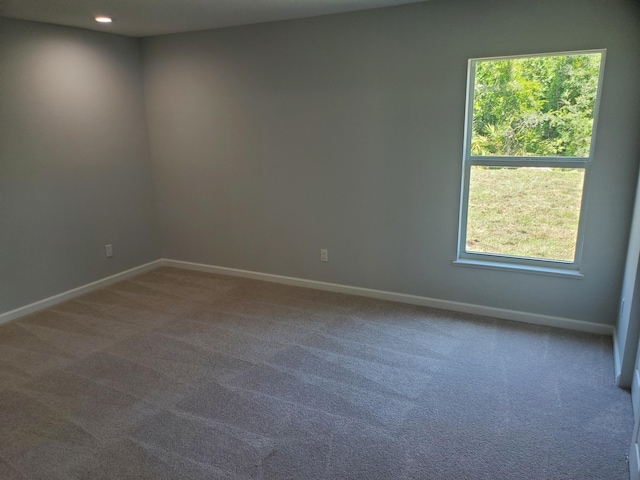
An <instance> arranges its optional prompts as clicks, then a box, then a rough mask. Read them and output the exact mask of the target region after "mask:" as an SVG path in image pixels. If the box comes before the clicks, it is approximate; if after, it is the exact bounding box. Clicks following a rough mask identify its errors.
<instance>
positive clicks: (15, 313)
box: [0, 260, 162, 324]
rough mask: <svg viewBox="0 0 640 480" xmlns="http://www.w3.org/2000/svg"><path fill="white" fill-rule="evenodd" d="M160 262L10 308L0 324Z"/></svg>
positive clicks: (123, 278)
mask: <svg viewBox="0 0 640 480" xmlns="http://www.w3.org/2000/svg"><path fill="white" fill-rule="evenodd" d="M161 264H162V261H161V260H154V261H153V262H149V263H145V264H144V265H140V266H138V267H134V268H131V269H129V270H125V271H124V272H120V273H116V274H115V275H111V276H109V277H105V278H102V279H100V280H96V281H95V282H91V283H87V284H86V285H82V286H80V287H78V288H74V289H71V290H67V291H66V292H62V293H59V294H58V295H54V296H52V297H48V298H45V299H43V300H38V301H37V302H34V303H30V304H29V305H25V306H24V307H19V308H16V309H15V310H10V311H8V312H5V313H2V314H0V324H2V323H6V322H9V321H11V320H15V319H16V318H19V317H24V316H25V315H29V314H31V313H35V312H37V311H39V310H43V309H45V308H48V307H52V306H53V305H57V304H58V303H62V302H65V301H67V300H71V299H72V298H75V297H78V296H80V295H84V294H85V293H89V292H92V291H93V290H97V289H99V288H103V287H106V286H108V285H111V284H113V283H116V282H120V281H122V280H125V279H127V278H129V277H133V276H135V275H139V274H141V273H144V272H147V271H149V270H153V269H154V268H157V267H159V266H160V265H161Z"/></svg>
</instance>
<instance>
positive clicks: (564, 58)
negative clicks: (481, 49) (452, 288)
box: [458, 50, 605, 270]
mask: <svg viewBox="0 0 640 480" xmlns="http://www.w3.org/2000/svg"><path fill="white" fill-rule="evenodd" d="M604 53H605V52H604V50H598V51H587V52H571V53H558V54H545V55H533V56H521V57H511V58H493V59H476V60H470V61H469V79H468V91H467V99H468V103H467V115H466V124H465V139H466V141H465V153H464V170H463V172H464V173H463V189H462V201H461V214H460V234H459V245H458V259H459V260H465V259H468V260H474V261H478V260H479V261H489V262H498V263H507V264H521V265H528V266H540V267H552V268H554V267H557V268H566V269H575V270H577V269H578V268H579V260H580V256H581V250H582V230H583V229H582V226H581V224H580V218H581V216H582V211H583V210H584V204H585V200H584V199H585V193H586V192H585V191H584V188H585V187H584V186H585V184H586V181H585V180H586V177H587V176H588V167H589V164H590V160H591V156H592V152H593V137H594V132H595V125H596V121H595V119H596V114H597V105H598V101H599V98H598V93H599V91H600V88H599V87H600V83H601V79H602V65H603V63H604ZM491 182H493V186H492V183H491ZM499 212H502V213H499Z"/></svg>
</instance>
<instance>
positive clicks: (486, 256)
mask: <svg viewBox="0 0 640 480" xmlns="http://www.w3.org/2000/svg"><path fill="white" fill-rule="evenodd" d="M592 53H599V54H601V58H600V74H599V78H598V90H597V92H596V101H595V105H594V111H593V129H592V130H591V146H590V151H589V156H588V157H584V158H583V157H548V156H545V157H528V156H527V157H520V156H495V157H494V156H480V155H472V154H471V136H472V133H473V101H474V94H475V72H476V64H477V63H478V62H482V61H491V60H510V59H514V58H535V57H552V56H566V55H585V54H592ZM605 56H606V49H595V50H576V51H568V52H554V53H543V54H526V55H510V56H502V57H483V58H472V59H469V62H468V68H467V97H466V112H465V123H464V150H463V160H462V163H463V169H462V188H461V198H460V216H459V227H458V252H457V258H456V260H455V261H454V264H457V265H462V266H471V267H485V268H497V269H504V268H506V269H515V270H520V271H527V272H531V273H542V274H550V275H563V276H565V275H566V276H573V277H582V274H581V273H580V266H581V260H582V249H583V245H584V230H585V228H584V223H585V218H586V210H587V195H588V191H589V188H588V186H589V179H590V172H591V168H590V167H591V164H592V162H593V155H594V151H595V139H596V129H597V124H598V112H599V107H600V98H601V96H602V80H603V76H604V64H605ZM476 165H479V166H503V167H549V168H553V167H555V168H580V169H583V170H584V185H583V189H582V201H581V205H580V217H579V223H578V235H577V239H576V252H575V257H574V260H573V261H572V262H569V261H561V260H549V259H542V258H529V257H518V256H514V255H506V254H495V253H484V252H469V251H467V249H466V239H467V219H468V207H469V181H470V176H471V167H473V166H476Z"/></svg>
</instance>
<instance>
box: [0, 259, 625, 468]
mask: <svg viewBox="0 0 640 480" xmlns="http://www.w3.org/2000/svg"><path fill="white" fill-rule="evenodd" d="M0 428H1V433H0V478H2V479H47V480H52V479H64V480H69V479H92V480H99V479H153V480H162V479H229V480H230V479H265V480H266V479H295V480H306V479H327V480H334V479H367V480H368V479H371V480H378V479H464V478H469V479H564V478H575V479H592V478H602V479H626V478H628V467H627V463H626V452H627V450H628V446H629V442H630V438H631V429H632V412H631V404H630V396H629V394H628V393H627V392H625V391H623V390H620V389H618V388H616V387H615V386H614V385H613V373H612V351H611V339H610V338H608V337H604V336H598V335H590V334H581V333H575V332H569V331H564V330H556V329H551V328H546V327H536V326H530V325H524V324H517V323H512V322H507V321H500V320H495V319H491V318H484V317H474V316H471V315H463V314H455V313H451V312H445V311H441V310H435V309H429V308H422V307H414V306H408V305H402V304H395V303H390V302H383V301H379V300H373V299H366V298H361V297H353V296H347V295H340V294H334V293H328V292H321V291H316V290H310V289H303V288H294V287H288V286H283V285H277V284H270V283H264V282H258V281H253V280H247V279H240V278H234V277H225V276H217V275H211V274H205V273H200V272H193V271H187V270H178V269H171V268H161V269H157V270H154V271H152V272H149V273H146V274H144V275H141V276H139V277H136V278H133V279H131V280H128V281H124V282H121V283H119V284H116V285H113V286H111V287H109V288H106V289H102V290H99V291H96V292H93V293H90V294H88V295H85V296H83V297H79V298H77V299H75V300H73V301H69V302H66V303H63V304H60V305H57V306H55V307H54V308H51V309H49V310H46V311H42V312H39V313H37V314H34V315H31V316H29V317H25V318H23V319H20V320H19V321H15V322H12V323H9V324H6V325H3V326H0Z"/></svg>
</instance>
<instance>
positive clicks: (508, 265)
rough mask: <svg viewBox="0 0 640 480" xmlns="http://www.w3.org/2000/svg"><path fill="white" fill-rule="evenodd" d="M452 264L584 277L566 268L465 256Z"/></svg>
mask: <svg viewBox="0 0 640 480" xmlns="http://www.w3.org/2000/svg"><path fill="white" fill-rule="evenodd" d="M453 264H454V265H458V266H460V267H473V268H489V269H492V270H511V271H516V272H526V273H535V274H538V275H552V276H555V277H568V278H575V279H581V278H583V277H584V275H583V274H582V273H580V272H579V271H577V270H570V269H566V268H549V267H538V266H532V265H516V264H513V263H500V262H487V261H482V260H469V259H466V258H459V259H458V260H454V261H453Z"/></svg>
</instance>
